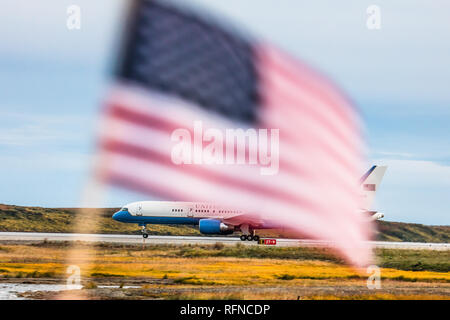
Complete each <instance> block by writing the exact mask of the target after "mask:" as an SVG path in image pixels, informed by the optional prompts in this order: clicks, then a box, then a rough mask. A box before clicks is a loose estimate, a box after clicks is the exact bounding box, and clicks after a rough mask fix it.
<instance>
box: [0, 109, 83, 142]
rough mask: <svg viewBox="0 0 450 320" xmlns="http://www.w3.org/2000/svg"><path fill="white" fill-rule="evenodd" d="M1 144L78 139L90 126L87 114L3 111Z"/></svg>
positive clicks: (0, 133)
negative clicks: (84, 115)
mask: <svg viewBox="0 0 450 320" xmlns="http://www.w3.org/2000/svg"><path fill="white" fill-rule="evenodd" d="M0 118H1V119H2V122H3V123H4V125H3V126H2V127H0V145H3V146H38V145H41V144H47V145H51V144H52V143H55V142H79V141H82V137H84V136H85V133H83V132H82V130H81V129H83V130H86V129H87V128H89V127H88V126H87V125H86V124H88V123H89V119H88V118H86V117H80V116H72V115H51V114H50V115H49V114H46V115H45V114H29V113H16V112H2V113H0Z"/></svg>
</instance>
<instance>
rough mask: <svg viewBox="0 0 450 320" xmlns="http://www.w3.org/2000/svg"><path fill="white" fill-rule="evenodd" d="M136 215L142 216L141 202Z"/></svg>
mask: <svg viewBox="0 0 450 320" xmlns="http://www.w3.org/2000/svg"><path fill="white" fill-rule="evenodd" d="M136 215H137V216H142V204H139V205H138V207H137V211H136Z"/></svg>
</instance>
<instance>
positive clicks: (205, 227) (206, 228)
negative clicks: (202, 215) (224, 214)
mask: <svg viewBox="0 0 450 320" xmlns="http://www.w3.org/2000/svg"><path fill="white" fill-rule="evenodd" d="M199 230H200V232H201V233H203V234H231V233H233V231H234V226H229V225H227V224H225V223H222V222H221V221H220V220H216V219H201V220H200V222H199Z"/></svg>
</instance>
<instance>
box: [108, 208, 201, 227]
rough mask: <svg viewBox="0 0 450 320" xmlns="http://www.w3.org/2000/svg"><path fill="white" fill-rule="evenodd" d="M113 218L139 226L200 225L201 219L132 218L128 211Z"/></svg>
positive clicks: (117, 213) (115, 214)
mask: <svg viewBox="0 0 450 320" xmlns="http://www.w3.org/2000/svg"><path fill="white" fill-rule="evenodd" d="M112 218H113V219H114V220H117V221H120V222H127V223H139V224H198V221H199V220H200V219H199V218H188V217H148V216H132V215H131V214H130V213H129V212H128V211H118V212H116V213H114V214H113V216H112Z"/></svg>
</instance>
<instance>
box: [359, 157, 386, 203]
mask: <svg viewBox="0 0 450 320" xmlns="http://www.w3.org/2000/svg"><path fill="white" fill-rule="evenodd" d="M386 169H387V166H373V167H372V168H370V169H369V171H367V172H366V173H365V174H364V175H363V176H362V177H361V180H360V181H361V188H362V196H363V198H364V207H363V208H362V209H364V210H366V211H370V207H371V206H372V203H373V201H374V200H375V194H376V192H377V190H378V188H379V187H380V183H381V180H382V179H383V176H384V173H385V172H386Z"/></svg>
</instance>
